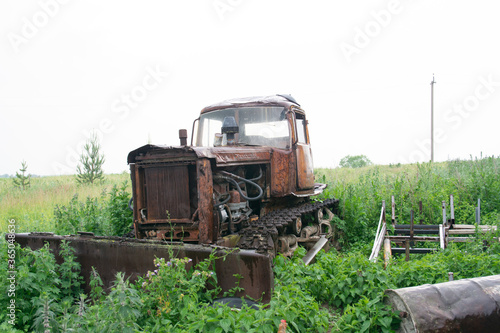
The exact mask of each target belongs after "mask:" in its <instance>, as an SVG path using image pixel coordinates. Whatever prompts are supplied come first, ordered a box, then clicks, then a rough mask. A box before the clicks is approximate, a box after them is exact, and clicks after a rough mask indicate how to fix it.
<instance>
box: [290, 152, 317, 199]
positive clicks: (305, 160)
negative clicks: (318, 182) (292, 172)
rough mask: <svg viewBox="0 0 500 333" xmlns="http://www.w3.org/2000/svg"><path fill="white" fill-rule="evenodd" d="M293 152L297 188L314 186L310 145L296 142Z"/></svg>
mask: <svg viewBox="0 0 500 333" xmlns="http://www.w3.org/2000/svg"><path fill="white" fill-rule="evenodd" d="M296 147H297V148H296V150H295V154H296V157H297V187H298V189H299V190H307V189H312V188H313V187H314V167H313V160H312V152H311V145H309V144H303V143H297V145H296Z"/></svg>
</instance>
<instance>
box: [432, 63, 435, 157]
mask: <svg viewBox="0 0 500 333" xmlns="http://www.w3.org/2000/svg"><path fill="white" fill-rule="evenodd" d="M435 83H436V81H434V73H432V82H431V162H434V84H435Z"/></svg>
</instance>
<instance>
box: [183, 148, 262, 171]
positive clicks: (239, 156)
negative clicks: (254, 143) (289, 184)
mask: <svg viewBox="0 0 500 333" xmlns="http://www.w3.org/2000/svg"><path fill="white" fill-rule="evenodd" d="M192 149H193V150H194V151H195V152H196V155H197V156H198V157H206V158H213V159H215V161H216V163H217V165H224V166H230V165H242V164H262V163H269V161H270V160H271V151H272V148H270V147H243V146H225V147H193V148H192Z"/></svg>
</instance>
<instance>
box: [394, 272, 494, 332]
mask: <svg viewBox="0 0 500 333" xmlns="http://www.w3.org/2000/svg"><path fill="white" fill-rule="evenodd" d="M385 293H386V295H387V296H388V300H389V302H390V304H391V305H392V307H393V308H394V309H395V310H398V311H401V317H402V319H403V321H402V323H401V327H400V330H399V332H420V333H424V332H436V333H439V332H443V333H444V332H462V333H466V332H470V333H477V332H500V275H492V276H487V277H479V278H473V279H463V280H457V281H452V282H445V283H438V284H435V285H428V284H427V285H422V286H418V287H410V288H402V289H389V290H386V292H385Z"/></svg>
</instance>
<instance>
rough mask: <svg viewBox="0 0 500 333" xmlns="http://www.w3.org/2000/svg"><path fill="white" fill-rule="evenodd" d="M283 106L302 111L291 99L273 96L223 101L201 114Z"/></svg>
mask: <svg viewBox="0 0 500 333" xmlns="http://www.w3.org/2000/svg"><path fill="white" fill-rule="evenodd" d="M266 105H268V106H278V105H279V106H283V107H285V108H287V109H289V108H291V107H294V111H295V112H300V111H302V110H301V109H300V108H298V106H299V104H297V103H296V102H295V103H294V102H292V101H291V100H289V99H286V98H284V97H282V96H279V95H273V96H257V97H245V98H235V99H229V100H226V101H222V102H220V103H216V104H212V105H209V106H207V107H205V108H203V110H201V114H204V113H206V112H210V111H214V110H221V109H228V108H234V107H242V106H266ZM302 112H304V111H302Z"/></svg>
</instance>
